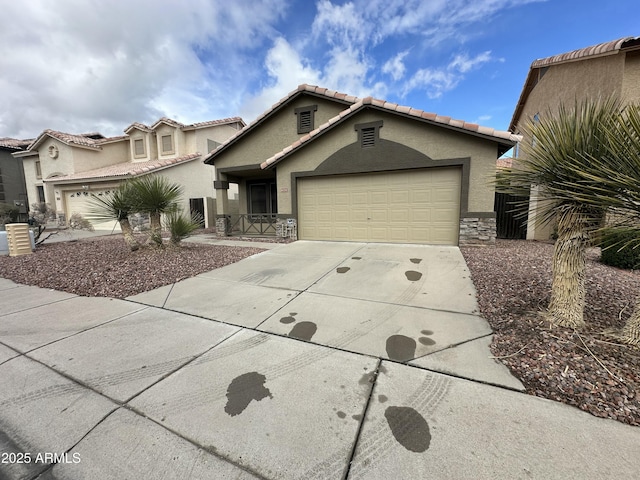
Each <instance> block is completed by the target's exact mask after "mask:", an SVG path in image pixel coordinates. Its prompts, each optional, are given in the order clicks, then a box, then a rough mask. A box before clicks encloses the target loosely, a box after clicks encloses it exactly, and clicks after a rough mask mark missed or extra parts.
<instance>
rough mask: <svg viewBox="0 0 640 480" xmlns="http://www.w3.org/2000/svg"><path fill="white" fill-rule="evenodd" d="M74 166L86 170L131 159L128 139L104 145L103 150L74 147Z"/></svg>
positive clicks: (80, 170) (77, 169) (76, 168)
mask: <svg viewBox="0 0 640 480" xmlns="http://www.w3.org/2000/svg"><path fill="white" fill-rule="evenodd" d="M71 150H72V155H73V168H74V171H75V172H76V173H77V172H86V171H88V170H95V169H96V168H102V167H107V166H109V165H115V164H116V163H123V162H127V161H129V148H128V142H127V141H126V140H121V141H118V142H114V143H107V144H104V145H102V150H88V149H86V148H79V147H75V148H72V149H71Z"/></svg>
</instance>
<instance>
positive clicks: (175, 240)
mask: <svg viewBox="0 0 640 480" xmlns="http://www.w3.org/2000/svg"><path fill="white" fill-rule="evenodd" d="M201 224H202V215H200V214H199V213H196V214H193V215H192V216H191V217H188V216H187V215H185V214H184V213H182V212H180V211H178V209H177V208H176V209H174V210H173V211H171V212H169V213H168V214H166V215H165V227H166V229H167V230H168V231H169V234H170V235H171V243H172V244H173V245H179V244H180V242H181V241H182V240H183V239H185V238H187V237H189V236H190V235H191V234H192V233H193V232H195V231H196V230H198V229H199V228H200V226H201Z"/></svg>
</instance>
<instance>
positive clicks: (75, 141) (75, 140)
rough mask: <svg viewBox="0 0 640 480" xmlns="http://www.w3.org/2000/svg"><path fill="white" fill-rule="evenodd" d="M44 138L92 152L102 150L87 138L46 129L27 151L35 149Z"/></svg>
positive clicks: (94, 141) (92, 140)
mask: <svg viewBox="0 0 640 480" xmlns="http://www.w3.org/2000/svg"><path fill="white" fill-rule="evenodd" d="M45 137H51V138H55V139H56V140H60V141H61V142H62V143H64V144H66V145H76V146H80V147H85V148H91V149H93V150H101V149H102V147H100V145H99V144H98V143H97V142H96V140H94V139H92V138H89V137H85V136H84V135H74V134H71V133H65V132H59V131H57V130H50V129H47V130H45V131H44V132H42V133H41V134H40V135H39V136H38V138H36V139H35V140H34V141H33V142H31V144H30V145H29V147H28V148H27V150H32V149H33V148H35V147H36V146H37V145H39V144H40V143H41V142H42V141H43V140H44V138H45Z"/></svg>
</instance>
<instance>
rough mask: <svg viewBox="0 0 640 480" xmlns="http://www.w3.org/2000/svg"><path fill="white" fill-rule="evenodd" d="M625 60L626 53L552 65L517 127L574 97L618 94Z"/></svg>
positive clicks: (568, 104)
mask: <svg viewBox="0 0 640 480" xmlns="http://www.w3.org/2000/svg"><path fill="white" fill-rule="evenodd" d="M624 62H625V55H624V54H616V55H608V56H606V57H600V58H593V59H589V60H583V61H579V62H570V63H563V64H560V65H551V66H550V67H549V69H548V70H547V72H546V73H545V74H544V76H543V77H542V78H541V79H540V80H539V81H538V84H537V85H536V86H535V87H534V89H533V90H532V91H531V92H530V93H529V96H528V98H527V102H526V104H525V106H524V108H523V110H522V114H521V115H520V119H519V121H518V126H521V125H522V124H523V123H524V122H526V121H527V120H530V119H532V118H533V116H534V115H535V114H540V117H541V118H542V117H543V115H544V114H545V113H546V111H547V109H551V111H555V110H557V108H558V105H560V104H565V105H566V106H572V105H573V104H574V102H575V100H576V99H578V100H582V99H584V98H597V97H598V96H608V95H612V94H614V93H617V94H618V95H619V94H621V92H622V83H623V82H622V78H623V73H624ZM516 133H518V132H516ZM523 141H525V139H523Z"/></svg>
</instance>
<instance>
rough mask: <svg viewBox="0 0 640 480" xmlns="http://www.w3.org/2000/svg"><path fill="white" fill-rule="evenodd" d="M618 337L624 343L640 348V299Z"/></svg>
mask: <svg viewBox="0 0 640 480" xmlns="http://www.w3.org/2000/svg"><path fill="white" fill-rule="evenodd" d="M616 337H617V338H618V339H619V340H620V341H621V342H622V343H626V344H629V345H636V346H640V297H638V299H637V300H636V308H635V309H634V311H633V313H632V314H631V316H630V317H629V319H628V320H627V323H626V324H625V325H624V327H622V330H620V333H619V334H618V335H616Z"/></svg>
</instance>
